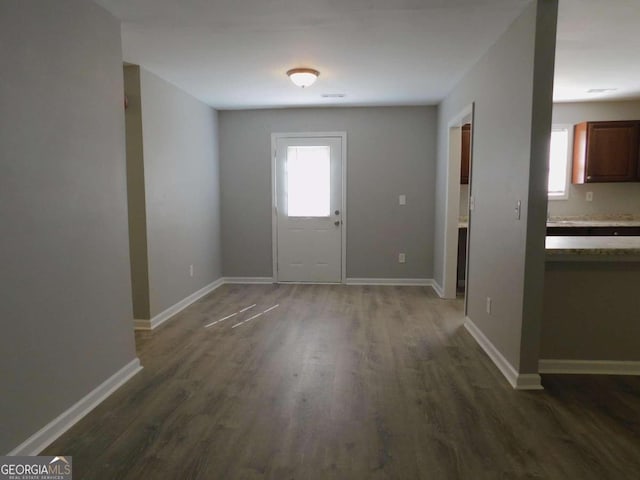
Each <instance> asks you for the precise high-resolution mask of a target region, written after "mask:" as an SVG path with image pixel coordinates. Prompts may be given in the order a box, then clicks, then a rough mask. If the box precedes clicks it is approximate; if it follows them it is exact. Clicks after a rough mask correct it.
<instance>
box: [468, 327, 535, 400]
mask: <svg viewBox="0 0 640 480" xmlns="http://www.w3.org/2000/svg"><path fill="white" fill-rule="evenodd" d="M464 327H465V328H466V329H467V331H468V332H469V333H470V334H471V336H472V337H473V338H474V339H475V340H476V342H478V345H480V346H481V347H482V349H483V350H484V351H485V353H486V354H487V355H488V356H489V358H490V359H491V360H492V361H493V363H494V364H495V365H496V367H498V370H500V372H501V373H502V375H504V376H505V378H506V379H507V380H508V382H509V383H510V384H511V386H512V387H513V388H515V389H516V390H542V383H540V375H538V374H537V373H518V372H517V371H516V369H515V368H513V365H511V364H510V363H509V361H508V360H507V359H506V358H504V356H503V355H502V354H501V353H500V352H499V351H498V349H497V348H496V347H495V346H494V345H493V343H491V341H490V340H489V339H488V338H487V337H486V336H485V334H484V333H482V331H481V330H480V329H479V328H478V327H477V325H476V324H475V323H473V321H472V320H471V319H470V318H469V317H467V318H466V319H465V322H464Z"/></svg>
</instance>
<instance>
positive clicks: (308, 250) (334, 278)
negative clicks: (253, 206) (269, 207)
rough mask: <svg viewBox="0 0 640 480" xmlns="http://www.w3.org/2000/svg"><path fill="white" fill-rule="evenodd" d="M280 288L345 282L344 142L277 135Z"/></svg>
mask: <svg viewBox="0 0 640 480" xmlns="http://www.w3.org/2000/svg"><path fill="white" fill-rule="evenodd" d="M275 139H276V141H275V144H276V145H275V146H276V153H275V175H274V180H275V192H274V193H275V195H274V199H275V210H274V212H275V216H276V224H277V227H276V231H277V240H276V242H277V244H276V245H277V247H276V250H275V255H276V261H275V262H274V263H275V267H276V268H277V272H276V278H277V280H278V281H279V282H317V283H320V282H326V283H340V282H341V281H342V262H343V259H342V229H343V221H342V219H343V212H342V182H343V179H342V161H343V159H342V137H339V136H337V137H330V136H327V137H298V136H296V137H286V136H279V135H275Z"/></svg>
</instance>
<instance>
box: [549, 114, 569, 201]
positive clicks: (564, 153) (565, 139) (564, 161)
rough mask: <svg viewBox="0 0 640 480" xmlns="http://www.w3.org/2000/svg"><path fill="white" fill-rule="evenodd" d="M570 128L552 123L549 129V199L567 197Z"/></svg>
mask: <svg viewBox="0 0 640 480" xmlns="http://www.w3.org/2000/svg"><path fill="white" fill-rule="evenodd" d="M570 144H571V130H570V127H569V126H567V125H554V126H553V128H552V129H551V148H550V152H549V186H548V193H549V199H551V200H566V199H567V198H569V177H570V174H569V171H570V166H571V163H570V162H569V153H570V149H569V145H570Z"/></svg>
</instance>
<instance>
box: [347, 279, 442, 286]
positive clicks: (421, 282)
mask: <svg viewBox="0 0 640 480" xmlns="http://www.w3.org/2000/svg"><path fill="white" fill-rule="evenodd" d="M345 283H346V284H347V285H388V286H403V285H404V286H414V287H432V286H433V280H432V279H431V278H347V280H346V282H345Z"/></svg>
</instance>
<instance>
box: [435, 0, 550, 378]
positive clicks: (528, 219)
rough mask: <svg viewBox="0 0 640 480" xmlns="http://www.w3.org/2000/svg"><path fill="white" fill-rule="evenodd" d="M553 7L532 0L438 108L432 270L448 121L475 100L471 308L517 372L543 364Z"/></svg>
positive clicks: (440, 258)
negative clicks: (518, 205) (541, 339)
mask: <svg viewBox="0 0 640 480" xmlns="http://www.w3.org/2000/svg"><path fill="white" fill-rule="evenodd" d="M556 15H557V1H555V0H540V1H536V2H532V4H531V5H530V6H529V7H528V8H527V9H526V10H525V11H524V12H523V14H522V15H521V16H520V17H519V18H518V19H516V21H515V22H514V23H513V24H512V25H511V26H510V27H509V29H508V30H507V31H506V32H505V33H504V34H503V35H502V37H501V38H500V39H499V40H498V42H497V43H496V44H495V45H494V46H493V47H492V48H491V49H490V50H489V51H488V52H487V54H486V55H485V56H484V57H483V58H482V59H481V60H480V61H479V62H478V63H477V64H476V65H475V66H474V67H473V69H472V70H471V71H470V72H469V73H468V74H467V75H466V76H465V77H464V78H463V79H462V81H461V82H460V83H459V84H458V85H457V86H456V87H455V88H454V90H453V91H452V93H451V94H450V95H449V96H448V97H447V98H446V99H445V100H444V101H443V102H442V103H441V104H440V106H439V110H438V111H439V138H438V145H439V149H438V170H437V175H438V176H437V181H436V185H437V189H436V234H435V250H434V251H435V259H436V262H435V279H436V281H438V283H440V284H441V285H442V281H443V262H444V232H445V218H446V211H445V208H446V191H445V190H446V184H447V162H448V158H447V149H446V145H447V134H448V132H447V130H448V129H447V125H448V124H449V122H450V121H451V120H452V119H453V118H454V117H455V116H456V115H458V114H459V112H461V111H462V110H463V109H464V108H465V107H466V106H467V105H469V104H470V103H472V102H475V116H474V140H473V177H472V182H473V185H472V191H473V192H474V197H475V200H476V208H475V210H474V212H473V213H472V218H471V224H470V238H471V245H470V251H469V259H470V260H469V261H470V265H469V278H468V316H469V317H470V318H471V319H472V320H473V322H474V323H475V324H476V325H477V326H478V327H479V328H480V329H481V330H482V332H483V333H484V334H485V336H486V337H487V338H488V339H489V340H490V341H491V342H492V343H493V344H494V346H495V347H496V348H497V349H498V350H499V351H500V352H501V353H502V355H503V356H504V357H505V358H506V359H507V360H508V361H509V362H510V363H511V365H512V366H513V367H514V368H515V369H516V370H518V371H519V372H520V373H533V372H537V361H538V358H537V349H538V346H539V337H538V336H536V331H537V330H539V318H540V316H541V310H542V284H543V278H544V228H545V226H544V224H545V214H546V187H545V185H544V183H545V181H546V180H545V178H546V173H545V172H546V168H547V156H548V143H547V142H548V137H549V131H550V127H551V83H552V79H553V55H554V51H555V42H554V39H555V24H556ZM534 78H535V82H534ZM534 83H535V85H534ZM545 149H546V150H547V153H544V151H545ZM530 187H531V188H530ZM518 200H520V201H521V202H522V216H521V219H520V220H518V219H517V218H516V215H515V212H514V209H515V207H516V202H517V201H518ZM525 283H527V284H529V285H530V287H529V288H528V289H525ZM526 296H530V298H526ZM487 297H491V298H492V301H493V304H492V313H491V314H487V312H486V298H487ZM536 312H539V313H540V315H538V318H536V315H535V314H536ZM525 319H526V321H527V322H530V323H531V325H525Z"/></svg>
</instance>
